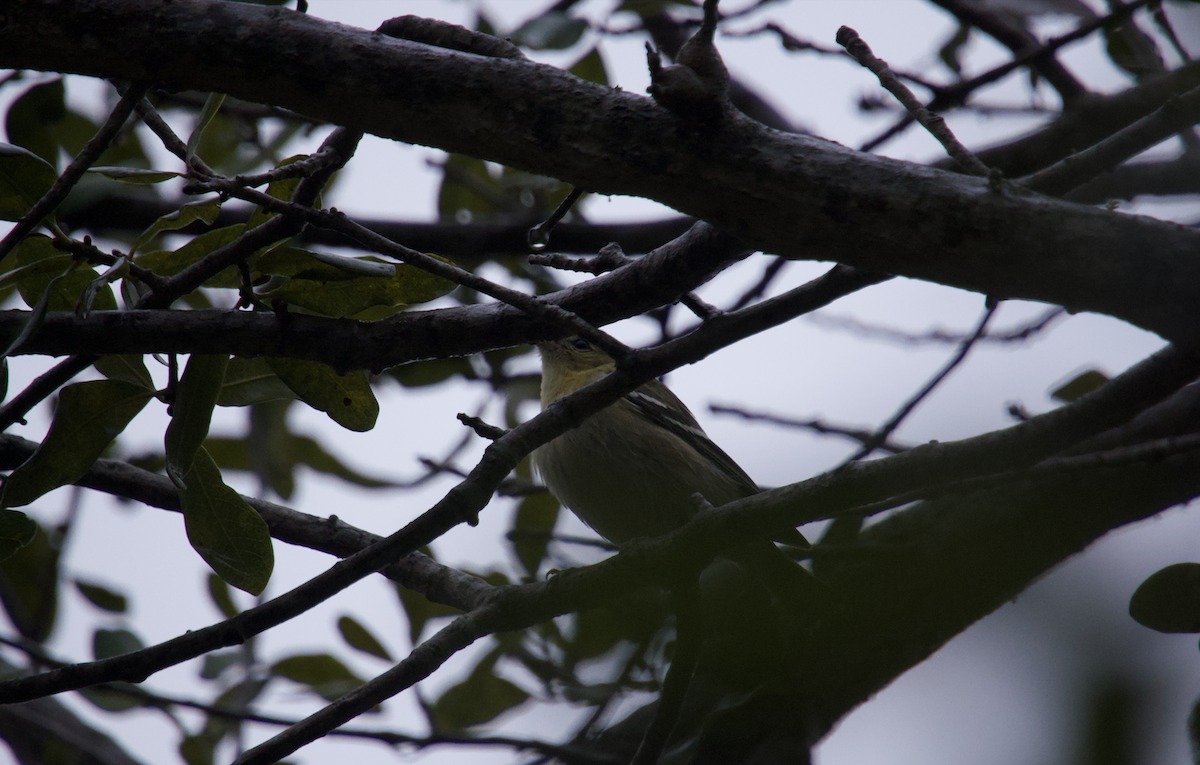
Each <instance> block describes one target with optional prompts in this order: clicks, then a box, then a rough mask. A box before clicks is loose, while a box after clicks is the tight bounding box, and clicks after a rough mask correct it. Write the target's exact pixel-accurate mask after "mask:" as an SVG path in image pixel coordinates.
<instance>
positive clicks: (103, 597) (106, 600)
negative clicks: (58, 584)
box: [75, 579, 129, 614]
mask: <svg viewBox="0 0 1200 765" xmlns="http://www.w3.org/2000/svg"><path fill="white" fill-rule="evenodd" d="M75 589H77V590H79V594H80V595H82V596H83V597H84V598H86V599H87V601H88V602H89V603H91V604H92V605H93V606H95V607H96V608H99V609H101V610H104V611H110V612H112V613H114V614H123V613H125V611H126V610H128V608H129V601H128V599H127V598H126V597H125V596H124V595H122V594H121V593H119V592H116V591H114V590H110V589H108V588H107V587H104V586H102V585H99V584H95V583H94V582H85V581H83V580H81V579H76V580H75Z"/></svg>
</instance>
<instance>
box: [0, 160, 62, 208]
mask: <svg viewBox="0 0 1200 765" xmlns="http://www.w3.org/2000/svg"><path fill="white" fill-rule="evenodd" d="M57 179H58V174H57V173H56V172H55V170H54V166H53V165H51V164H50V163H48V162H47V161H46V160H44V159H42V158H41V157H39V156H38V155H36V154H34V153H33V152H31V151H29V150H27V149H22V148H21V147H20V146H13V145H12V144H10V143H0V220H12V221H16V220H20V219H21V218H22V216H24V215H25V213H27V212H29V210H30V208H32V207H33V206H34V204H36V203H37V201H38V200H39V199H41V198H42V197H43V196H45V195H46V192H47V191H49V190H50V187H51V186H53V185H54V181H56V180H57Z"/></svg>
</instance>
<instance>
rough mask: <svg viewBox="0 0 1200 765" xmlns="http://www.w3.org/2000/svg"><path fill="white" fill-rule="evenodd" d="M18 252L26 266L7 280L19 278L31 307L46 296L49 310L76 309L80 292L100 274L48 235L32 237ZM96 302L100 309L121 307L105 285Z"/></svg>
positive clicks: (107, 309) (23, 294)
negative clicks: (64, 249)
mask: <svg viewBox="0 0 1200 765" xmlns="http://www.w3.org/2000/svg"><path fill="white" fill-rule="evenodd" d="M15 254H16V256H17V262H18V263H20V264H21V266H22V268H20V269H18V270H17V271H13V272H10V273H8V274H5V275H4V277H3V279H4V280H7V279H10V278H16V279H17V289H18V290H19V291H20V293H21V298H22V299H23V300H24V301H25V303H26V304H27V305H29V306H34V305H36V304H37V303H38V302H39V301H40V300H41V299H42V298H43V297H45V298H46V300H47V303H46V310H48V311H74V310H75V305H76V303H77V302H78V300H79V297H80V295H82V294H83V292H84V291H85V290H87V288H88V285H90V284H91V283H92V282H93V281H95V279H96V278H98V277H99V274H97V273H96V270H95V269H94V268H91V267H89V266H87V265H85V264H84V263H83V262H82V261H76V260H75V259H74V258H72V257H71V256H70V255H64V254H63V253H61V252H59V251H58V249H57V248H55V247H54V243H53V242H52V241H51V240H50V239H49V238H48V237H45V236H40V235H39V236H31V237H28V238H27V239H26V240H25V241H23V242H21V244H19V245H18V246H17V247H16V248H15ZM63 258H66V260H63ZM26 268H28V270H26ZM72 269H73V270H72ZM60 276H65V277H66V278H63V279H59V278H58V277H60ZM92 304H93V306H94V307H95V308H96V309H97V310H101V311H111V310H114V309H116V307H117V298H116V297H115V296H114V295H113V292H112V289H110V288H103V289H99V290H97V292H96V295H95V297H94V298H93V300H92Z"/></svg>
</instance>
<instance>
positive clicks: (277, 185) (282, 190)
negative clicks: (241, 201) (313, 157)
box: [246, 154, 308, 228]
mask: <svg viewBox="0 0 1200 765" xmlns="http://www.w3.org/2000/svg"><path fill="white" fill-rule="evenodd" d="M302 159H308V155H307V154H297V155H295V156H292V157H288V158H287V159H285V160H283V161H282V162H280V163H279V164H278V165H276V166H275V167H276V169H279V168H281V167H285V166H287V165H290V164H292V163H294V162H298V161H299V160H302ZM301 180H303V179H301V178H283V179H281V180H278V181H272V182H271V183H270V184H268V185H267V195H268V196H271V197H274V198H275V199H278V200H281V201H284V202H290V201H292V196H293V195H294V194H295V193H296V187H297V186H299V185H300V181H301ZM278 214H279V213H274V212H268V211H267V210H264V209H263V208H262V207H255V208H254V212H252V213H250V220H249V221H248V222H247V223H246V225H247V227H249V228H256V227H258V226H260V225H262V224H263V223H266V222H267V221H268V220H270V219H271V218H274V217H275V216H276V215H278Z"/></svg>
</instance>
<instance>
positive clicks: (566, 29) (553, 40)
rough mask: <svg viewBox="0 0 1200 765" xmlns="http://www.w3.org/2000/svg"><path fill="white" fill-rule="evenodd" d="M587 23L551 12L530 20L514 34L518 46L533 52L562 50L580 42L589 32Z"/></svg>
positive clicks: (512, 36)
mask: <svg viewBox="0 0 1200 765" xmlns="http://www.w3.org/2000/svg"><path fill="white" fill-rule="evenodd" d="M587 27H588V25H587V21H585V20H584V19H573V18H571V17H570V16H568V15H567V14H565V13H563V12H562V11H549V12H547V13H543V14H542V15H541V16H538V17H537V18H534V19H530V20H529V21H526V22H525V23H524V24H522V25H521V26H520V27H519V28H518V29H517V30H516V31H515V32H513V33H512V35H511V39H512V41H513V42H514V43H516V44H517V45H523V46H525V47H526V48H532V49H533V50H562V49H564V48H570V47H571V46H572V45H574V44H575V43H577V42H579V38H581V37H583V33H584V32H586V31H587Z"/></svg>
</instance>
